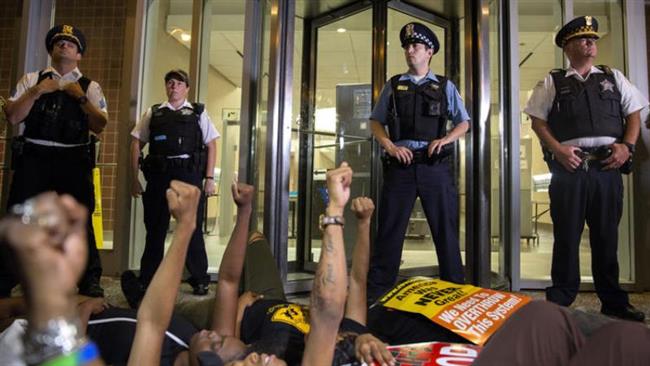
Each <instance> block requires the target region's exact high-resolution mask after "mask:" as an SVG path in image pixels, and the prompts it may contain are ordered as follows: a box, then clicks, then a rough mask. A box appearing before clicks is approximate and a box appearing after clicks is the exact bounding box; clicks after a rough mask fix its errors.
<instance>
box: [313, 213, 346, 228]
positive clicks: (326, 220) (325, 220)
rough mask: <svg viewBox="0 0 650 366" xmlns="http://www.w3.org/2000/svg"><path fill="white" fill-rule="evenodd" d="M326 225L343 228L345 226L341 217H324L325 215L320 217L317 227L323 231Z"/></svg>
mask: <svg viewBox="0 0 650 366" xmlns="http://www.w3.org/2000/svg"><path fill="white" fill-rule="evenodd" d="M328 225H339V226H341V227H343V226H344V225H345V219H344V218H343V216H325V215H320V223H319V225H318V227H319V228H320V229H321V231H322V230H325V228H326V227H327V226H328Z"/></svg>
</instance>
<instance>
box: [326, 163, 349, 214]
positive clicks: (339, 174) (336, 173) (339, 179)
mask: <svg viewBox="0 0 650 366" xmlns="http://www.w3.org/2000/svg"><path fill="white" fill-rule="evenodd" d="M351 184H352V168H350V166H349V165H348V163H346V162H342V163H341V166H339V167H338V168H336V169H332V170H329V171H328V172H327V191H328V193H329V205H328V210H329V209H330V208H331V209H333V210H334V211H335V212H331V213H330V212H328V213H327V214H328V215H330V216H332V215H342V214H343V208H344V207H345V204H346V203H348V200H349V199H350V185H351Z"/></svg>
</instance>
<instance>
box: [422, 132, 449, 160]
mask: <svg viewBox="0 0 650 366" xmlns="http://www.w3.org/2000/svg"><path fill="white" fill-rule="evenodd" d="M450 142H451V141H448V140H447V138H446V137H443V138H441V139H436V140H433V141H431V143H429V148H428V149H427V153H428V156H429V157H431V155H433V154H440V151H441V150H442V147H443V146H445V145H447V144H448V143H450Z"/></svg>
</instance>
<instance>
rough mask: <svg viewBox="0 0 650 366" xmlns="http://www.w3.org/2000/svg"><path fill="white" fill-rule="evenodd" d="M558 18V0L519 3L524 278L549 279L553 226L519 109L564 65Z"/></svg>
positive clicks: (534, 147)
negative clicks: (558, 40) (558, 42)
mask: <svg viewBox="0 0 650 366" xmlns="http://www.w3.org/2000/svg"><path fill="white" fill-rule="evenodd" d="M561 23H562V6H561V4H560V1H559V0H544V1H537V0H523V1H520V2H519V70H520V81H519V82H520V84H519V85H520V92H519V106H520V108H521V111H522V115H521V121H522V125H521V139H520V155H519V158H520V174H521V177H520V184H521V191H520V195H521V196H520V201H521V214H520V217H521V222H520V228H521V237H522V241H521V243H522V246H521V277H522V279H524V280H530V279H535V280H548V279H550V274H551V256H552V253H553V226H552V223H551V217H550V215H549V198H548V184H549V183H550V176H549V171H548V167H547V166H546V163H545V162H544V159H543V157H542V149H541V146H540V143H539V139H538V138H537V136H536V135H535V133H534V132H533V130H532V129H531V121H530V119H529V118H528V116H527V115H526V114H524V113H523V110H524V108H525V107H526V102H527V101H528V98H529V97H530V95H531V93H532V90H533V88H534V87H535V85H536V84H537V83H538V82H539V81H540V80H542V79H544V77H546V75H548V73H549V71H550V70H551V69H554V68H561V67H563V62H564V57H563V55H562V50H561V49H560V48H558V47H556V46H555V44H554V37H555V34H556V33H557V31H558V30H559V29H560V24H561ZM587 268H588V266H587Z"/></svg>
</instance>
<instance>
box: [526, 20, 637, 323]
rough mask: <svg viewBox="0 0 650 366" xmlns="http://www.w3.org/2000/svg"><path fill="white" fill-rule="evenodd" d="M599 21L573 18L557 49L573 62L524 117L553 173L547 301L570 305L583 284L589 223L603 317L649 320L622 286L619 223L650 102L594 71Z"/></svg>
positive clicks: (608, 72)
mask: <svg viewBox="0 0 650 366" xmlns="http://www.w3.org/2000/svg"><path fill="white" fill-rule="evenodd" d="M597 32H598V22H597V21H596V19H595V18H594V17H591V16H584V17H579V18H576V19H573V20H572V21H570V22H569V23H567V24H566V25H565V26H564V27H562V29H561V30H560V31H559V32H558V33H557V35H556V37H555V44H556V45H557V46H558V47H560V48H562V50H563V51H564V53H565V54H566V56H567V58H568V59H569V62H570V67H569V68H568V69H566V70H562V69H556V70H552V71H551V72H550V74H549V75H547V76H546V78H545V79H544V80H543V81H541V82H539V83H538V84H537V86H536V87H535V89H534V90H533V94H532V95H531V97H530V100H529V101H528V105H527V106H526V109H525V112H526V113H527V114H528V115H529V116H530V118H531V119H532V128H533V130H534V131H535V133H536V134H537V136H538V137H539V139H540V140H541V143H542V146H543V149H544V151H545V159H546V161H547V163H548V165H549V169H550V171H551V173H552V178H551V185H550V188H549V196H550V200H551V218H552V220H553V235H554V244H553V262H552V268H551V278H552V280H553V285H552V286H551V287H548V288H547V289H546V299H547V300H549V301H552V302H554V303H557V304H559V305H564V306H569V305H570V304H571V303H572V302H573V301H574V300H575V297H576V295H577V293H578V287H579V285H580V267H579V266H580V260H579V256H578V249H579V245H580V237H581V235H582V230H583V228H584V224H585V221H586V222H587V225H589V239H590V243H591V261H592V263H591V268H592V275H593V278H594V284H595V287H596V292H597V294H598V297H599V298H600V301H601V303H602V308H601V312H602V313H603V314H606V315H610V316H615V317H619V318H623V319H628V320H636V321H643V319H644V318H645V315H644V314H643V313H642V312H640V311H638V310H636V309H635V308H634V307H632V306H631V305H630V303H629V301H628V295H627V293H626V292H625V291H623V290H622V289H621V287H620V285H619V277H618V275H619V273H618V271H619V269H618V259H617V251H618V224H619V222H620V220H621V215H622V212H623V182H622V177H621V169H622V168H624V167H626V166H627V165H629V163H628V160H629V159H630V158H631V157H632V155H633V154H634V144H635V142H636V140H637V138H638V136H639V130H640V124H641V122H640V111H641V109H643V108H644V107H645V106H647V105H648V100H647V99H646V98H645V97H644V96H643V95H642V94H641V93H640V92H639V90H637V89H636V88H635V87H634V86H633V85H632V84H631V83H630V82H629V81H628V80H627V79H626V78H625V76H623V74H622V73H621V72H620V71H618V70H615V69H611V68H609V67H607V66H603V65H601V66H594V64H593V62H594V58H595V57H596V55H597V48H596V40H598V33H597Z"/></svg>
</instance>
